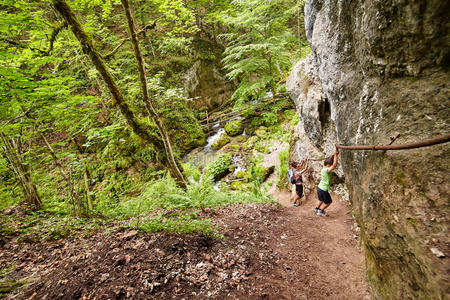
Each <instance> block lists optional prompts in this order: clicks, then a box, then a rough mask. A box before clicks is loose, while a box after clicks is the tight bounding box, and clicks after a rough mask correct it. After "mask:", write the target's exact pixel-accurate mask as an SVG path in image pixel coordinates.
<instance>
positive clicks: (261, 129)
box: [255, 126, 268, 138]
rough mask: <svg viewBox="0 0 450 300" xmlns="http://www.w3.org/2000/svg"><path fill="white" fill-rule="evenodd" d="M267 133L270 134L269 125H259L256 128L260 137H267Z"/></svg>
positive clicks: (256, 133) (256, 132)
mask: <svg viewBox="0 0 450 300" xmlns="http://www.w3.org/2000/svg"><path fill="white" fill-rule="evenodd" d="M267 134H268V132H267V127H265V126H259V128H258V129H256V131H255V135H256V136H257V137H260V138H264V137H266V136H267Z"/></svg>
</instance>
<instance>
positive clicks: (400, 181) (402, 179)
mask: <svg viewBox="0 0 450 300" xmlns="http://www.w3.org/2000/svg"><path fill="white" fill-rule="evenodd" d="M405 178H406V176H405V174H403V173H398V174H396V175H395V176H394V180H395V181H396V182H397V183H398V184H400V185H401V186H403V187H405V186H406V182H405Z"/></svg>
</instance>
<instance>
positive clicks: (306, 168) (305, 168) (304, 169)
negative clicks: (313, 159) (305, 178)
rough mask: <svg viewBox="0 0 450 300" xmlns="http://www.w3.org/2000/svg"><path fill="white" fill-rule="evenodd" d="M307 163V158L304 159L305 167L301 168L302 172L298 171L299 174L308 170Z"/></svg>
mask: <svg viewBox="0 0 450 300" xmlns="http://www.w3.org/2000/svg"><path fill="white" fill-rule="evenodd" d="M308 162H309V158H307V159H305V167H304V168H303V170H301V171H300V174H303V173H305V172H306V171H307V170H308Z"/></svg>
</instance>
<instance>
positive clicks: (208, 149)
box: [182, 125, 247, 175]
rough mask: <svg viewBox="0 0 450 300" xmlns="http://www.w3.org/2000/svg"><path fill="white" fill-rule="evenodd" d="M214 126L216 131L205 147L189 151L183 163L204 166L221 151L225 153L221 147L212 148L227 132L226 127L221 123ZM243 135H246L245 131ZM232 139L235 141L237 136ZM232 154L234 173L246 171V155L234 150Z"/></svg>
mask: <svg viewBox="0 0 450 300" xmlns="http://www.w3.org/2000/svg"><path fill="white" fill-rule="evenodd" d="M213 128H214V129H215V132H214V133H213V134H211V135H210V136H209V137H208V139H207V140H206V145H205V146H203V147H199V148H196V149H194V150H192V151H191V152H189V153H188V154H187V155H186V156H185V157H184V158H183V160H182V161H183V163H190V164H192V165H194V166H196V167H198V168H204V167H206V166H207V165H208V164H209V163H211V162H212V161H214V160H215V159H216V157H217V156H218V155H219V154H220V153H223V152H222V151H220V149H219V150H214V149H213V148H212V144H213V143H214V142H215V141H217V139H218V138H219V137H220V136H221V135H222V133H225V129H224V128H222V127H220V126H219V125H216V126H215V127H213ZM241 135H242V136H246V133H245V131H244V132H243V133H242V134H241ZM231 139H232V141H233V140H234V139H235V138H231ZM232 154H233V157H232V160H233V165H234V166H235V170H234V175H236V174H237V172H239V171H246V170H247V168H246V163H245V158H244V155H243V154H242V153H239V152H238V153H236V152H232Z"/></svg>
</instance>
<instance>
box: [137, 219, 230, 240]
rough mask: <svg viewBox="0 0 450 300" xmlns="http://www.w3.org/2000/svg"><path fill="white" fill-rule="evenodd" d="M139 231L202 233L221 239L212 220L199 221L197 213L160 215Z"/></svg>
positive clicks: (149, 220) (140, 227)
mask: <svg viewBox="0 0 450 300" xmlns="http://www.w3.org/2000/svg"><path fill="white" fill-rule="evenodd" d="M131 226H133V227H135V226H137V222H134V223H132V224H131ZM139 229H140V230H143V231H144V232H147V233H151V232H160V231H163V232H169V233H173V232H177V233H185V234H190V233H201V234H204V235H206V236H209V237H212V238H217V237H221V236H220V235H219V234H217V233H216V231H217V230H216V228H214V227H213V226H211V221H210V220H205V219H199V217H198V216H197V214H196V213H191V214H188V215H182V214H181V215H180V214H178V213H173V214H171V215H170V216H167V215H164V216H163V215H158V216H156V217H152V218H150V219H148V220H145V221H144V222H143V223H142V224H140V225H139Z"/></svg>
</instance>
